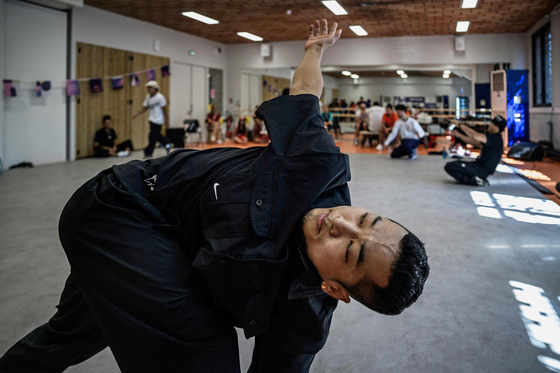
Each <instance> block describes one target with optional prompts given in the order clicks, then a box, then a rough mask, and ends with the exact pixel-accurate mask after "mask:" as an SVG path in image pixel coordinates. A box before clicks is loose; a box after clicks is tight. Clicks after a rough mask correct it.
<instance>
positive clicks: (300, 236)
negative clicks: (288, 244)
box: [295, 209, 313, 253]
mask: <svg viewBox="0 0 560 373" xmlns="http://www.w3.org/2000/svg"><path fill="white" fill-rule="evenodd" d="M311 211H312V210H311V209H308V210H307V211H305V212H304V213H303V214H302V215H301V216H300V218H299V219H298V223H297V224H296V229H295V233H296V240H297V244H298V246H299V247H300V248H301V249H302V250H303V252H305V253H307V240H306V239H305V231H304V227H305V224H306V223H307V222H308V221H309V220H311V217H312V216H313V214H312V213H311Z"/></svg>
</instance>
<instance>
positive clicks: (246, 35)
mask: <svg viewBox="0 0 560 373" xmlns="http://www.w3.org/2000/svg"><path fill="white" fill-rule="evenodd" d="M237 35H239V36H241V37H243V38H246V39H249V40H252V41H262V40H263V38H261V37H260V36H257V35H253V34H251V33H250V32H245V31H243V32H238V33H237Z"/></svg>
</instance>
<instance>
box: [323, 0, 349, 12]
mask: <svg viewBox="0 0 560 373" xmlns="http://www.w3.org/2000/svg"><path fill="white" fill-rule="evenodd" d="M323 5H324V6H326V7H327V8H329V10H330V11H331V12H333V13H334V14H335V15H337V16H343V15H346V14H348V12H347V11H346V10H344V8H343V7H342V6H341V5H340V4H339V3H338V2H337V1H334V0H332V1H323Z"/></svg>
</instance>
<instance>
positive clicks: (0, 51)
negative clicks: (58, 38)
mask: <svg viewBox="0 0 560 373" xmlns="http://www.w3.org/2000/svg"><path fill="white" fill-rule="evenodd" d="M0 30H2V35H4V0H0ZM5 55H6V54H5V53H4V36H0V81H2V80H4V56H5ZM2 89H4V87H2ZM5 160H6V159H5V156H4V93H3V92H2V93H1V94H0V161H1V162H2V164H3V165H4V162H5ZM4 167H6V166H5V165H4Z"/></svg>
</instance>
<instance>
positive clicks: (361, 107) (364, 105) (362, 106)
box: [360, 102, 366, 110]
mask: <svg viewBox="0 0 560 373" xmlns="http://www.w3.org/2000/svg"><path fill="white" fill-rule="evenodd" d="M360 109H362V110H366V104H364V103H363V102H362V103H361V104H360Z"/></svg>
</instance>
